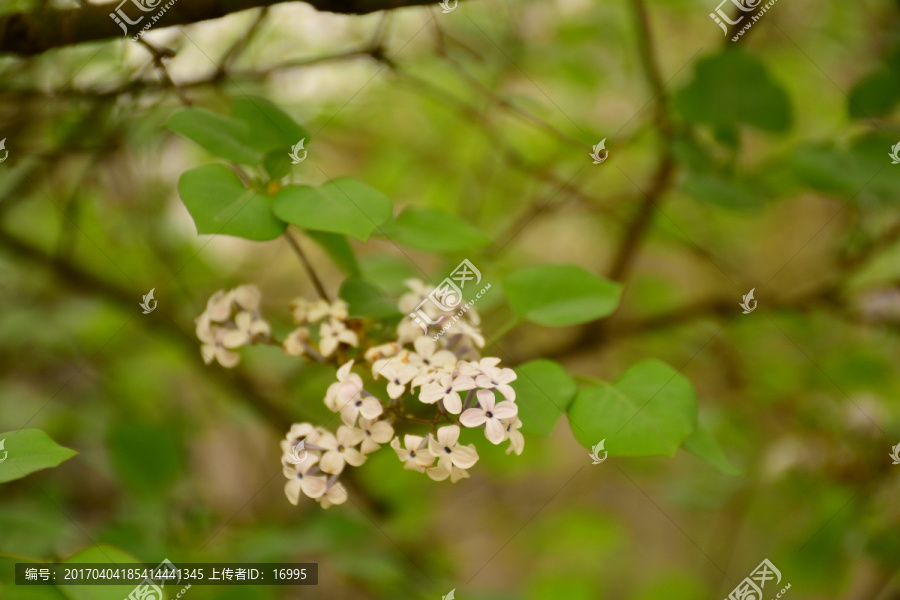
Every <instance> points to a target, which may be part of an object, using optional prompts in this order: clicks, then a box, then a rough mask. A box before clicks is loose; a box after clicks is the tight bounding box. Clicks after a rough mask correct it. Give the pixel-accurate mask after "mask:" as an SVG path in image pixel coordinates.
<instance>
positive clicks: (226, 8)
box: [0, 0, 434, 56]
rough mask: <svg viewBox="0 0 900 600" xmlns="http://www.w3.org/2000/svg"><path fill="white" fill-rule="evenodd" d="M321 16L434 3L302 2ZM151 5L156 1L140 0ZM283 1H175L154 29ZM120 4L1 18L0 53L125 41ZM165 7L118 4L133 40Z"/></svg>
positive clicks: (24, 53)
mask: <svg viewBox="0 0 900 600" xmlns="http://www.w3.org/2000/svg"><path fill="white" fill-rule="evenodd" d="M305 1H306V3H307V4H310V5H312V6H313V7H314V8H316V9H317V10H320V11H325V12H333V13H340V14H351V15H364V14H369V13H373V12H378V11H381V10H393V9H397V8H403V7H406V6H421V5H426V4H433V3H434V0H305ZM143 2H144V4H145V5H149V4H151V3H153V2H154V0H143ZM284 3H285V0H176V1H175V4H173V5H172V6H170V7H169V8H168V9H166V12H165V13H164V14H163V15H162V17H161V18H160V19H159V23H158V24H157V25H156V26H157V27H159V28H162V27H172V26H175V25H187V24H191V23H197V22H199V21H208V20H210V19H218V18H220V17H224V16H226V15H229V14H232V13H236V12H241V11H244V10H249V9H251V8H259V7H266V6H272V5H275V4H284ZM117 6H119V5H118V4H113V3H110V4H99V5H98V4H86V5H84V6H82V7H80V8H70V9H54V8H52V7H50V6H49V4H47V5H45V6H44V7H43V8H39V9H37V10H34V11H31V12H20V13H12V14H7V15H3V16H0V54H18V55H21V56H32V55H35V54H40V53H42V52H45V51H47V50H50V49H52V48H60V47H62V46H70V45H73V44H81V43H84V42H94V41H98V40H107V39H115V38H120V37H123V32H122V29H121V28H120V27H119V25H118V24H117V23H116V22H115V21H114V20H113V19H112V18H110V14H111V13H114V12H115V11H116V8H117ZM163 6H165V3H164V2H163V1H162V0H156V3H155V4H154V8H153V9H150V10H149V11H147V12H142V11H141V9H139V8H138V7H137V6H136V5H135V4H134V3H133V2H127V1H126V3H125V4H122V12H124V13H125V14H126V15H128V17H129V19H131V20H133V21H134V20H137V19H138V18H139V17H143V20H142V21H140V22H139V23H138V24H136V25H130V26H129V28H128V33H127V36H128V37H131V36H133V35H135V34H137V32H138V31H140V28H141V27H143V26H144V25H146V24H147V22H149V21H150V20H151V19H152V17H154V16H155V15H156V14H157V13H158V12H159V10H161V9H162V7H163Z"/></svg>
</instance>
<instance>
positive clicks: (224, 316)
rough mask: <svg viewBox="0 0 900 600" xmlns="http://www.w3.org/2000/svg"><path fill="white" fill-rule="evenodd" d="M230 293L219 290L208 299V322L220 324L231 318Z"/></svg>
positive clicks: (231, 296) (206, 313)
mask: <svg viewBox="0 0 900 600" xmlns="http://www.w3.org/2000/svg"><path fill="white" fill-rule="evenodd" d="M232 298H233V295H232V292H226V291H225V290H219V291H217V292H216V293H215V294H213V295H212V296H210V297H209V300H208V301H207V302H206V312H205V313H204V314H205V315H206V316H208V317H209V320H210V321H216V322H222V321H227V320H228V317H230V316H231V303H232Z"/></svg>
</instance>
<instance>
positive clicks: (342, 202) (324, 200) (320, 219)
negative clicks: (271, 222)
mask: <svg viewBox="0 0 900 600" xmlns="http://www.w3.org/2000/svg"><path fill="white" fill-rule="evenodd" d="M391 207H392V204H391V199H390V198H388V197H387V196H385V195H384V194H382V193H381V192H379V191H378V190H376V189H375V188H372V187H369V186H368V185H366V184H365V183H363V182H361V181H357V180H356V179H352V178H350V177H339V178H338V179H334V180H332V181H329V182H328V183H325V184H323V185H321V186H319V187H317V188H314V187H309V186H305V185H303V186H298V185H289V186H286V187H284V188H282V189H281V191H279V192H278V193H277V194H276V195H275V204H274V209H275V215H277V216H278V217H279V218H281V219H284V220H285V221H287V222H288V223H291V224H293V225H296V226H298V227H302V228H304V229H313V230H317V231H330V232H332V233H341V234H345V235H349V236H352V237H355V238H356V239H358V240H361V241H366V240H367V239H369V236H370V235H371V234H372V232H373V231H374V230H375V229H376V228H377V227H378V226H379V225H381V224H382V223H384V222H385V221H386V220H388V219H389V218H390V217H391Z"/></svg>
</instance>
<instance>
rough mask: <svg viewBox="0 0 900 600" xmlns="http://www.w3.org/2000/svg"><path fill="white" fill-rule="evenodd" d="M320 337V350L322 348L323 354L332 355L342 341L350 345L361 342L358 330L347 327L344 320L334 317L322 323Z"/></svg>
mask: <svg viewBox="0 0 900 600" xmlns="http://www.w3.org/2000/svg"><path fill="white" fill-rule="evenodd" d="M319 338H320V339H319V350H321V352H322V356H331V355H332V354H333V353H334V351H335V350H337V347H338V344H340V343H341V342H343V343H344V344H347V345H348V346H357V345H358V344H359V339H358V338H357V337H356V332H355V331H352V330H350V329H347V326H346V325H344V323H343V322H342V321H338V320H337V319H335V318H334V317H332V318H331V319H329V321H328V322H327V323H322V326H321V327H320V328H319Z"/></svg>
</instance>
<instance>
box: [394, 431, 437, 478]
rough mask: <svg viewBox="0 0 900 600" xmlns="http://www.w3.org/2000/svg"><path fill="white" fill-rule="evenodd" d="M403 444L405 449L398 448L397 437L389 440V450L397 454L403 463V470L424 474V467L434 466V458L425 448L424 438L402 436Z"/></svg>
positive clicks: (398, 441) (398, 440) (398, 439)
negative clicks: (391, 449)
mask: <svg viewBox="0 0 900 600" xmlns="http://www.w3.org/2000/svg"><path fill="white" fill-rule="evenodd" d="M403 444H404V445H405V446H406V448H401V447H400V438H399V437H395V438H394V439H392V440H391V448H393V449H394V452H396V453H397V458H399V459H400V460H401V461H403V468H404V469H408V470H410V471H418V472H419V473H424V472H425V467H430V466H431V465H433V464H434V457H433V456H432V455H431V453H430V452H428V450H427V449H426V448H425V438H423V437H421V436H418V435H409V434H407V435H404V436H403Z"/></svg>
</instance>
